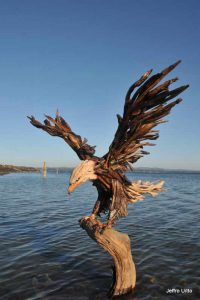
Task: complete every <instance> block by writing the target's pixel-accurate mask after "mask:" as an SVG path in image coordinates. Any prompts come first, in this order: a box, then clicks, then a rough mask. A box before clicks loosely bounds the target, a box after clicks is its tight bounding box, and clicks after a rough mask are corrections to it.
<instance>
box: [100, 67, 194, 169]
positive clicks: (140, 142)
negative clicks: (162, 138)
mask: <svg viewBox="0 0 200 300" xmlns="http://www.w3.org/2000/svg"><path fill="white" fill-rule="evenodd" d="M180 62H181V61H177V62H176V63H175V64H173V65H171V66H169V67H168V68H166V69H164V70H163V71H162V72H160V73H158V74H155V75H153V76H151V77H150V78H149V79H148V80H147V78H148V77H149V75H150V74H151V72H152V70H149V71H147V72H146V73H145V74H144V75H143V76H142V77H141V78H140V79H139V80H138V81H136V82H135V83H134V84H133V85H132V86H131V87H130V88H129V90H128V92H127V94H126V97H125V105H124V113H123V117H121V116H120V115H117V118H118V128H117V131H116V133H115V137H114V140H113V142H112V144H111V145H110V147H109V152H108V153H107V154H106V155H105V156H104V159H105V160H106V165H107V166H112V168H113V169H115V168H119V167H121V168H127V167H128V165H129V163H134V162H136V161H137V160H138V159H139V158H140V157H142V156H144V155H145V154H149V152H146V151H144V150H142V149H143V147H144V146H152V145H154V144H151V143H149V142H148V141H147V140H155V139H157V138H158V137H159V134H158V132H159V130H153V128H154V127H155V126H157V125H158V124H160V123H164V122H166V121H164V120H162V118H163V117H165V116H166V115H168V114H169V113H170V111H171V109H172V107H174V106H175V105H176V104H178V103H180V102H181V101H182V100H181V99H177V100H175V101H173V102H170V103H169V101H170V100H171V99H173V98H174V97H176V96H177V95H178V94H180V93H181V92H183V91H184V90H185V89H186V88H188V86H189V85H184V86H181V87H179V88H176V89H174V90H171V91H169V86H170V84H171V83H173V82H175V81H177V80H178V78H173V79H171V80H167V81H166V82H164V83H162V84H161V85H159V86H157V84H158V83H159V82H160V81H161V80H162V79H163V78H164V77H165V76H166V75H167V74H168V73H169V72H170V71H172V70H173V69H174V68H175V67H176V66H177V65H178V64H179V63H180ZM156 86H157V87H156ZM137 87H138V89H137V91H136V92H135V93H134V94H133V91H134V90H135V88H137Z"/></svg>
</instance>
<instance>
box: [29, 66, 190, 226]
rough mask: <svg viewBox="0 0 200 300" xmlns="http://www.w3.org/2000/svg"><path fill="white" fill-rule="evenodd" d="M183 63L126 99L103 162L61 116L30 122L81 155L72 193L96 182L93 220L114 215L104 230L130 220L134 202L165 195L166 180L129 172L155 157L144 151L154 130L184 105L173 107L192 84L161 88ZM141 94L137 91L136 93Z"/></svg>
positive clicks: (139, 85) (142, 83)
mask: <svg viewBox="0 0 200 300" xmlns="http://www.w3.org/2000/svg"><path fill="white" fill-rule="evenodd" d="M180 62H181V61H180V60H179V61H177V62H176V63H175V64H173V65H171V66H169V67H168V68H166V69H164V70H163V71H162V72H160V73H157V74H155V75H153V76H151V77H150V74H151V72H152V70H149V71H147V72H146V73H144V75H142V76H141V78H140V79H139V80H138V81H136V82H135V83H133V84H132V85H131V86H130V88H129V89H128V91H127V94H126V96H125V104H124V112H123V116H120V115H117V119H118V128H117V131H116V133H115V136H114V139H113V141H112V143H111V145H110V147H109V151H108V152H107V153H106V154H105V155H104V156H102V157H97V156H95V155H94V154H95V147H92V146H90V145H89V144H87V140H86V139H82V138H81V137H80V135H77V134H75V133H74V132H73V131H72V129H71V127H70V126H69V124H68V123H67V122H66V121H65V120H64V119H63V118H62V117H61V116H60V115H59V113H58V112H57V113H56V117H55V119H53V118H51V117H49V116H46V115H45V117H46V119H45V120H44V124H42V123H40V122H38V121H37V120H36V119H35V118H34V117H33V116H31V117H28V118H29V119H30V123H31V124H32V125H33V126H35V127H37V128H40V129H43V130H44V131H46V132H48V133H49V134H50V135H52V136H58V137H61V138H62V139H64V140H65V142H66V143H67V144H68V145H69V146H70V147H71V148H72V149H73V150H74V151H75V152H76V154H77V155H78V157H79V158H80V159H81V160H83V162H82V163H81V164H80V165H78V166H77V167H76V168H75V169H74V170H73V172H72V174H71V177H70V180H69V188H68V192H69V193H71V192H72V191H73V190H74V189H75V188H76V187H77V186H79V185H80V184H82V183H84V182H86V181H88V180H90V181H92V182H93V185H94V186H95V187H96V188H97V191H98V198H97V201H96V203H95V205H94V208H93V211H92V214H91V216H90V218H92V219H96V218H97V216H100V214H101V213H104V214H106V213H107V214H108V218H107V223H106V224H102V226H104V227H109V228H110V227H111V226H112V225H113V224H114V223H115V221H116V220H117V219H118V218H119V217H123V216H126V215H127V213H128V211H127V206H128V203H130V202H132V203H134V202H137V201H139V200H142V199H143V198H144V194H150V195H152V196H155V195H157V193H158V192H160V191H162V188H163V184H164V182H163V181H159V182H153V183H151V182H141V181H135V182H131V181H130V180H128V178H127V177H126V176H125V172H126V171H127V170H128V169H129V168H130V166H131V164H133V163H135V162H136V161H137V160H138V159H139V158H141V157H142V156H144V155H146V154H149V153H148V152H146V151H144V150H143V148H144V146H153V145H154V144H152V143H150V142H149V141H151V140H156V139H157V138H158V137H159V134H158V132H159V130H154V128H155V127H156V126H157V125H158V124H161V123H164V122H166V121H165V120H163V118H164V117H165V116H167V115H168V114H169V113H170V111H171V109H172V108H173V107H174V106H175V105H176V104H178V103H180V102H181V101H182V100H181V99H177V100H175V101H172V102H170V100H171V99H173V98H175V97H176V96H177V95H179V94H180V93H181V92H183V91H184V90H185V89H187V88H188V85H184V86H181V87H178V88H176V89H173V90H169V86H170V85H171V84H172V83H173V82H175V81H177V80H178V78H177V77H176V78H173V79H170V80H167V81H165V82H164V83H162V84H160V85H158V83H159V82H160V81H161V80H162V79H163V78H164V77H165V76H166V75H167V74H168V73H169V72H170V71H172V70H173V69H174V68H175V67H176V66H177V65H178V64H179V63H180ZM135 89H136V91H135Z"/></svg>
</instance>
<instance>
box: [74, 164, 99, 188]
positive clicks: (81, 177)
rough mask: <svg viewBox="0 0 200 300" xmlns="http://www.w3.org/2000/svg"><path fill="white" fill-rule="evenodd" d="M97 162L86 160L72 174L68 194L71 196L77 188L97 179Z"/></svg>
mask: <svg viewBox="0 0 200 300" xmlns="http://www.w3.org/2000/svg"><path fill="white" fill-rule="evenodd" d="M95 166H96V162H95V161H93V160H84V161H83V162H81V163H80V164H79V165H78V166H77V167H76V168H75V169H74V170H73V172H72V174H71V176H70V179H69V187H68V193H69V194H70V193H71V192H72V191H73V190H74V189H75V188H76V187H77V186H79V185H80V184H82V183H84V182H86V181H88V180H95V179H97V175H96V174H95Z"/></svg>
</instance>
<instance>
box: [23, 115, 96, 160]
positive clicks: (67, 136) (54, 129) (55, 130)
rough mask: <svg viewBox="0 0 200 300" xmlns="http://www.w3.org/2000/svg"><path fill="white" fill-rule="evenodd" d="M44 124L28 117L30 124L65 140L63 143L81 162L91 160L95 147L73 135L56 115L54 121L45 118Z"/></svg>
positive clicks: (64, 122)
mask: <svg viewBox="0 0 200 300" xmlns="http://www.w3.org/2000/svg"><path fill="white" fill-rule="evenodd" d="M45 117H46V119H45V120H44V124H42V123H40V122H39V121H37V120H36V119H35V118H34V117H33V116H31V117H28V118H29V119H30V123H31V124H32V125H33V126H35V127H37V128H40V129H42V130H44V131H46V132H48V133H49V134H50V135H52V136H58V137H61V138H62V139H64V140H65V142H66V143H67V144H68V145H69V146H70V147H71V148H72V149H73V150H74V151H75V152H76V154H77V155H78V157H79V158H80V159H81V160H86V159H91V158H92V156H93V155H94V153H95V146H93V147H92V146H90V145H88V144H87V140H86V139H83V140H82V138H81V137H80V135H77V134H75V133H74V132H73V131H72V130H71V128H70V126H69V124H68V123H67V122H66V121H65V120H64V119H63V118H62V117H61V116H59V113H58V112H57V113H56V117H55V119H53V118H51V117H49V116H46V115H45Z"/></svg>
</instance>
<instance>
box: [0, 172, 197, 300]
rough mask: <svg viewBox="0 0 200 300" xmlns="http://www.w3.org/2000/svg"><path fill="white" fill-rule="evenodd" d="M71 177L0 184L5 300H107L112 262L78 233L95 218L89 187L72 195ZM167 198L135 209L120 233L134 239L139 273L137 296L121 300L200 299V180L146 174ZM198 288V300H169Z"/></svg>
mask: <svg viewBox="0 0 200 300" xmlns="http://www.w3.org/2000/svg"><path fill="white" fill-rule="evenodd" d="M68 177H69V174H58V175H56V174H53V173H52V174H51V173H49V174H48V177H47V178H42V177H41V175H40V174H10V175H6V176H2V177H0V299H3V300H24V299H29V300H34V299H43V300H50V299H51V300H61V299H63V300H64V299H67V300H106V299H107V296H106V292H107V291H108V289H109V286H110V284H111V279H112V274H111V268H110V267H111V264H112V262H111V259H110V257H109V256H108V255H107V253H105V252H104V251H103V250H102V249H101V248H99V247H98V245H96V244H95V243H94V242H93V241H92V240H91V239H90V238H89V237H88V236H87V234H86V233H85V232H84V231H83V230H82V229H81V228H80V227H79V224H78V220H79V219H80V218H81V217H82V216H84V215H87V214H89V213H90V212H91V209H92V206H93V204H94V201H95V200H96V196H97V194H96V190H95V188H94V187H92V185H91V184H90V183H87V184H85V185H83V186H81V187H79V188H78V189H77V190H76V191H75V192H74V193H73V194H72V195H71V196H68V195H67V194H66V186H67V181H68ZM130 177H131V178H132V179H133V178H136V180H138V179H144V180H158V179H164V180H165V181H166V189H167V192H165V193H162V194H160V195H159V196H158V197H157V198H150V197H148V198H146V199H145V201H143V202H139V203H136V204H135V205H130V206H129V215H128V217H127V218H123V219H120V220H119V222H118V224H117V229H118V230H120V231H122V232H126V233H128V234H129V236H130V238H131V242H132V253H133V258H134V261H135V264H136V268H137V286H136V290H135V292H134V294H133V295H128V296H125V297H118V298H117V299H120V300H145V299H161V300H162V299H170V300H171V299H191V300H193V299H200V294H198V293H199V290H198V288H199V286H200V276H199V275H200V271H199V267H200V264H199V262H200V261H199V253H200V244H199V240H200V239H199V232H200V225H199V194H200V184H199V183H200V174H175V173H161V174H158V173H157V174H153V173H151V174H150V173H149V174H144V173H141V174H140V173H136V174H132V175H130ZM172 288H176V289H182V290H183V289H184V288H191V289H192V295H191V294H183V293H182V294H179V295H177V294H173V295H170V296H169V295H167V294H166V290H168V289H172Z"/></svg>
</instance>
